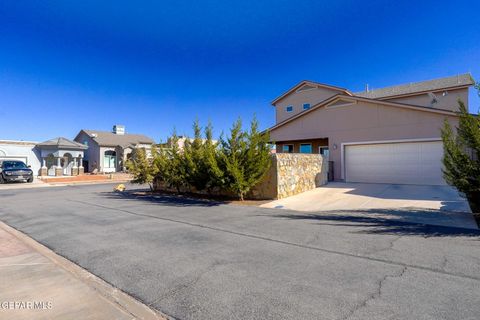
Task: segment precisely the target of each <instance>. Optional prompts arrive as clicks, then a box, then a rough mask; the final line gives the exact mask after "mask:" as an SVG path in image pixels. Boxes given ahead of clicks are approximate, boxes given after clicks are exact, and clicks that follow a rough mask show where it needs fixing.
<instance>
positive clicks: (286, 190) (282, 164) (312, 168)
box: [250, 153, 328, 199]
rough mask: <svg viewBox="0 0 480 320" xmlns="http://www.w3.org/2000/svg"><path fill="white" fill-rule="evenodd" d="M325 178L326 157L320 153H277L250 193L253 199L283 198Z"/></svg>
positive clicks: (326, 169)
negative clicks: (262, 178)
mask: <svg viewBox="0 0 480 320" xmlns="http://www.w3.org/2000/svg"><path fill="white" fill-rule="evenodd" d="M327 181H328V161H327V160H326V159H325V158H324V157H323V156H322V155H320V154H304V153H276V154H274V155H272V166H271V167H270V170H269V172H268V173H267V175H266V176H265V179H264V180H263V181H262V182H261V183H260V184H258V185H257V186H256V187H255V188H254V189H253V190H252V192H251V193H250V196H251V197H252V198H255V199H282V198H286V197H290V196H293V195H296V194H299V193H302V192H305V191H308V190H311V189H315V188H316V187H319V186H321V185H324V184H326V183H327Z"/></svg>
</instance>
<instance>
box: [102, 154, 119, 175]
mask: <svg viewBox="0 0 480 320" xmlns="http://www.w3.org/2000/svg"><path fill="white" fill-rule="evenodd" d="M116 164H117V153H116V152H115V151H113V150H107V151H105V153H104V154H103V172H115V171H116V167H117V166H116Z"/></svg>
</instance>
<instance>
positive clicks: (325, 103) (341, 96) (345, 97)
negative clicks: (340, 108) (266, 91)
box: [268, 94, 458, 131]
mask: <svg viewBox="0 0 480 320" xmlns="http://www.w3.org/2000/svg"><path fill="white" fill-rule="evenodd" d="M339 100H347V102H348V101H362V102H369V103H374V104H381V105H385V106H390V107H397V108H405V109H412V110H418V111H424V112H432V113H439V114H445V115H451V116H458V114H457V113H456V112H454V111H449V110H445V109H436V108H427V107H420V106H416V105H411V104H405V103H398V102H391V101H385V100H375V99H370V98H363V97H356V96H348V95H344V94H337V95H335V96H333V97H331V98H328V99H326V100H324V101H322V102H320V103H317V104H316V105H314V106H312V107H311V108H310V109H307V110H304V111H302V112H300V113H298V114H296V115H294V116H292V117H290V118H288V119H285V120H284V121H282V122H280V123H277V124H276V125H274V126H272V127H271V128H269V129H268V131H271V130H275V129H277V128H279V127H281V126H283V125H285V124H287V123H289V122H292V121H294V120H296V119H298V118H300V117H303V116H304V115H306V114H308V113H310V112H313V111H314V110H317V109H319V108H322V107H324V106H328V105H330V104H334V103H335V102H337V101H339Z"/></svg>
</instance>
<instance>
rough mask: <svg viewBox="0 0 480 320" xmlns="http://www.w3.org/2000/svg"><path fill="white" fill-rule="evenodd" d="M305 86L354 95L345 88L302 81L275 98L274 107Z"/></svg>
mask: <svg viewBox="0 0 480 320" xmlns="http://www.w3.org/2000/svg"><path fill="white" fill-rule="evenodd" d="M304 85H309V86H312V87H322V88H326V89H331V90H336V91H339V92H342V93H344V94H347V95H350V96H351V95H352V93H351V92H350V91H348V90H347V89H345V88H340V87H336V86H331V85H328V84H324V83H319V82H314V81H309V80H303V81H300V82H299V83H297V84H296V85H295V86H293V87H292V88H290V89H288V90H287V91H286V92H284V93H283V94H282V95H280V96H278V97H277V98H275V99H274V100H273V101H272V102H271V104H272V105H274V104H275V103H277V102H278V101H280V100H282V99H283V98H285V97H286V96H288V95H289V94H291V93H292V92H294V91H296V90H298V89H300V88H301V87H302V86H304Z"/></svg>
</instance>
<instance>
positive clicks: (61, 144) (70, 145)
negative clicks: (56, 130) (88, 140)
mask: <svg viewBox="0 0 480 320" xmlns="http://www.w3.org/2000/svg"><path fill="white" fill-rule="evenodd" d="M37 147H40V148H42V147H54V148H57V149H75V150H85V149H87V148H88V147H87V146H85V145H83V144H81V143H78V142H75V141H72V140H69V139H67V138H64V137H58V138H54V139H50V140H47V141H44V142H41V143H39V144H37Z"/></svg>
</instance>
